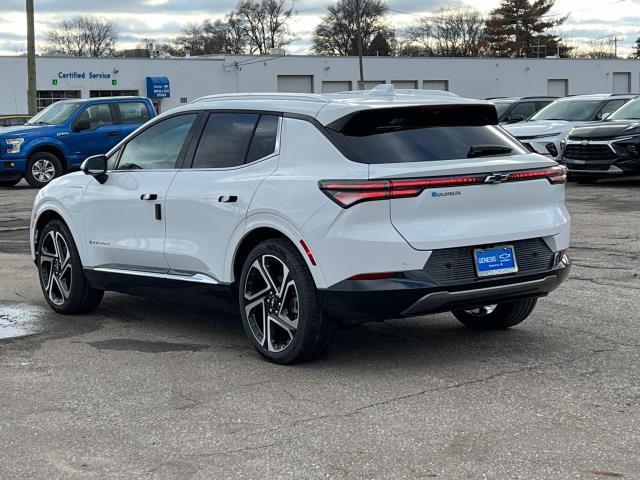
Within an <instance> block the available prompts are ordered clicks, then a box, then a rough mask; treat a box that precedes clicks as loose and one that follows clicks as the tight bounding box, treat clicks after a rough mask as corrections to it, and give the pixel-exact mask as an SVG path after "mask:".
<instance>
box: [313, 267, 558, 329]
mask: <svg viewBox="0 0 640 480" xmlns="http://www.w3.org/2000/svg"><path fill="white" fill-rule="evenodd" d="M570 269H571V262H570V260H569V258H568V257H567V256H566V255H564V256H563V258H562V260H560V262H559V263H558V264H557V265H556V266H555V267H553V268H552V269H550V270H548V271H545V272H541V273H536V274H533V275H521V276H506V277H501V278H495V279H491V280H479V281H475V282H471V283H462V284H456V285H447V286H442V285H436V284H432V283H429V282H428V281H422V280H419V279H417V278H415V279H411V278H409V279H388V280H367V281H360V280H358V281H351V282H342V283H341V284H339V285H338V286H336V287H332V288H330V289H326V290H321V291H320V298H321V301H322V305H323V308H324V310H325V312H326V313H328V314H329V315H331V316H333V317H335V318H338V319H340V320H342V321H343V322H344V323H347V324H352V323H360V322H364V321H369V320H381V319H385V318H394V317H401V316H415V315H424V314H429V313H438V312H445V311H450V310H455V309H460V308H473V307H478V306H482V305H487V304H494V303H503V302H510V301H515V300H520V299H523V298H530V297H541V296H545V295H547V294H549V293H550V292H552V291H553V290H555V289H556V288H558V286H559V285H560V284H561V283H562V281H563V280H564V279H565V278H566V277H567V275H568V274H569V271H570Z"/></svg>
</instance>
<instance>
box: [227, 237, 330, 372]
mask: <svg viewBox="0 0 640 480" xmlns="http://www.w3.org/2000/svg"><path fill="white" fill-rule="evenodd" d="M238 290H239V291H238V294H239V300H240V302H239V303H240V315H241V317H242V324H243V326H244V330H245V332H246V334H247V336H248V337H249V339H250V340H251V342H252V343H253V346H254V347H255V349H256V350H257V351H258V353H260V355H262V356H263V357H265V358H266V359H267V360H269V361H271V362H274V363H279V364H292V363H300V362H305V361H309V360H312V359H314V358H317V357H318V356H320V355H321V354H322V353H324V351H325V350H326V348H327V346H328V345H329V343H330V341H331V338H332V336H333V332H334V330H335V329H334V328H333V321H332V319H331V318H329V317H327V316H325V315H323V312H322V309H321V307H320V301H319V299H318V292H317V290H316V286H315V283H314V281H313V278H312V276H311V272H309V268H308V267H307V265H306V263H305V261H304V259H303V258H302V256H301V255H300V253H299V252H298V251H297V250H296V248H295V247H294V246H293V245H291V243H289V242H288V241H286V240H284V239H273V240H266V241H265V242H263V243H261V244H259V245H258V246H257V247H255V248H254V249H253V250H252V251H251V253H250V254H249V255H248V256H247V258H246V260H245V262H244V266H243V268H242V274H241V276H240V282H239V288H238Z"/></svg>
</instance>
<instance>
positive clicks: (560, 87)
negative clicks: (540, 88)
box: [547, 78, 569, 97]
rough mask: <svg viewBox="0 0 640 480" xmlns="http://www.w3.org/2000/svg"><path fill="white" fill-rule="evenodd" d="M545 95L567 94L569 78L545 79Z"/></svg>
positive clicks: (559, 95)
mask: <svg viewBox="0 0 640 480" xmlns="http://www.w3.org/2000/svg"><path fill="white" fill-rule="evenodd" d="M547 95H549V96H551V97H566V96H567V95H569V80H566V79H564V78H550V79H549V80H547Z"/></svg>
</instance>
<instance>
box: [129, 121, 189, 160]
mask: <svg viewBox="0 0 640 480" xmlns="http://www.w3.org/2000/svg"><path fill="white" fill-rule="evenodd" d="M196 117H197V114H189V115H178V116H175V117H170V118H167V119H165V120H162V121H160V122H158V123H156V124H154V125H152V126H151V127H149V128H147V129H146V130H144V131H143V132H142V133H140V134H139V135H137V136H135V137H134V138H133V139H132V140H131V141H130V142H129V143H127V144H126V145H125V147H124V151H123V152H122V155H121V157H120V161H119V162H118V170H140V169H142V170H151V169H166V168H174V167H175V165H176V161H177V160H178V155H179V154H180V150H181V149H182V146H183V145H184V142H185V139H186V138H187V134H188V133H189V130H190V128H191V125H193V122H194V121H195V119H196Z"/></svg>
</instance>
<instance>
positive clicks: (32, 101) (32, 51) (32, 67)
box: [27, 0, 38, 115]
mask: <svg viewBox="0 0 640 480" xmlns="http://www.w3.org/2000/svg"><path fill="white" fill-rule="evenodd" d="M27 78H28V87H27V98H28V105H29V115H35V114H36V111H37V109H38V108H37V91H36V88H37V87H36V40H35V28H34V20H33V0H27Z"/></svg>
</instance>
